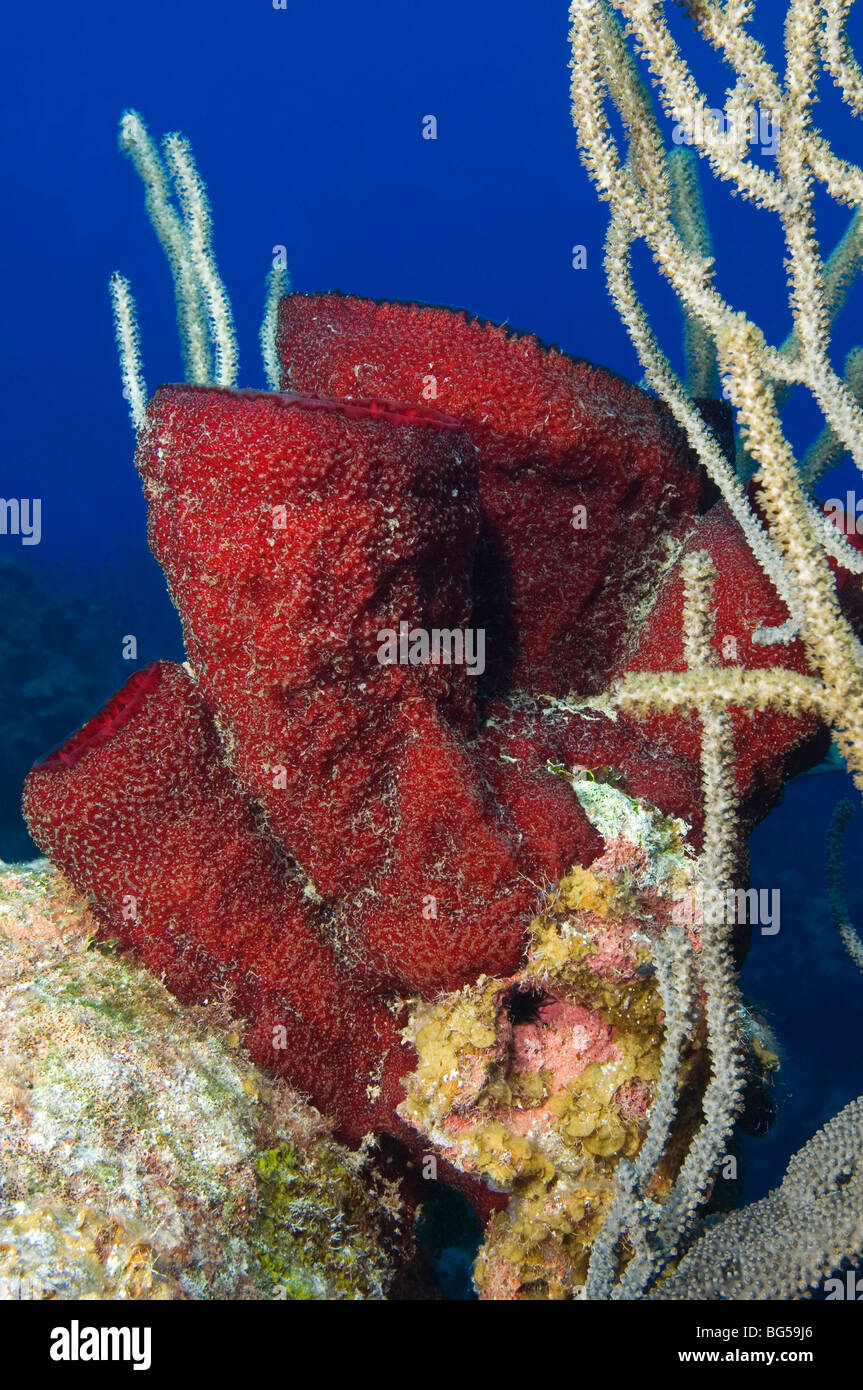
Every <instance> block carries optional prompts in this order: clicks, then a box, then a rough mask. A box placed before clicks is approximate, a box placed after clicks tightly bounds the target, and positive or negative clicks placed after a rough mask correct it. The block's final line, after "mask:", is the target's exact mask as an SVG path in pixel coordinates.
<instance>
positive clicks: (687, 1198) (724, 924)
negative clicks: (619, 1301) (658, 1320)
mask: <svg viewBox="0 0 863 1390" xmlns="http://www.w3.org/2000/svg"><path fill="white" fill-rule="evenodd" d="M682 572H683V591H684V601H683V636H684V652H685V654H686V658H687V662H688V664H689V666H690V669H691V670H692V671H693V672H695V673H697V674H701V675H704V676H705V677H707V676H708V674H709V672H710V670H711V669H712V668H713V667H714V666H715V665H716V656H715V653H714V651H713V645H712V641H711V639H712V636H713V625H714V623H713V583H714V580H715V578H716V571H715V569H714V567H713V562H712V560H711V558H710V556H709V554H708V553H707V552H706V551H693V552H691V553H690V554H689V555H687V556H686V557H685V558H684V561H683V565H682ZM698 714H699V717H700V719H701V792H702V803H703V807H704V829H703V834H702V849H701V855H700V859H699V867H700V871H701V879H702V885H703V893H704V920H703V922H702V924H701V927H700V938H701V941H700V949H699V950H698V952H697V954H696V958H695V959H696V965H697V968H698V972H699V974H700V976H701V982H702V989H703V994H704V1011H705V1017H706V1024H707V1046H708V1050H709V1053H710V1080H709V1082H708V1085H707V1089H706V1091H705V1093H704V1096H703V1097H702V1102H701V1107H702V1110H703V1113H704V1122H703V1124H702V1125H701V1128H700V1129H699V1130H698V1132H697V1134H696V1135H695V1137H694V1139H693V1140H692V1143H691V1144H690V1146H689V1150H688V1152H687V1154H686V1158H685V1159H684V1162H683V1167H682V1168H681V1170H680V1173H679V1175H678V1177H677V1179H676V1180H675V1183H674V1186H673V1187H672V1190H671V1192H670V1193H669V1195H668V1197H667V1199H666V1201H665V1202H664V1203H663V1206H662V1212H661V1215H660V1218H659V1221H658V1223H657V1229H656V1238H657V1240H658V1242H659V1245H660V1247H661V1248H662V1249H663V1250H664V1251H665V1253H666V1255H667V1256H669V1255H672V1254H673V1253H674V1252H675V1251H676V1249H677V1246H678V1242H679V1241H680V1239H681V1236H682V1234H683V1232H684V1231H685V1230H686V1229H687V1228H688V1226H689V1224H690V1222H691V1221H692V1219H693V1217H694V1216H695V1213H696V1211H697V1209H698V1207H699V1206H700V1205H701V1203H702V1202H703V1200H704V1198H705V1195H706V1192H707V1188H708V1186H709V1183H710V1180H711V1177H712V1175H713V1172H714V1170H715V1168H716V1164H717V1163H718V1161H719V1159H720V1158H721V1156H722V1151H723V1146H724V1144H725V1142H726V1140H727V1139H728V1136H729V1134H730V1133H731V1131H732V1129H733V1127H734V1122H735V1120H736V1118H737V1113H738V1111H739V1109H740V1104H741V1100H742V1095H743V1062H742V1028H741V1005H740V996H739V990H738V986H737V977H736V973H735V970H734V965H733V961H732V955H731V942H730V936H731V924H730V922H729V921H728V916H727V913H726V912H725V909H724V905H725V901H726V891H727V889H728V888H729V886H730V885H731V884H732V882H733V878H734V868H735V863H736V859H737V797H736V789H735V784H734V743H733V737H732V730H731V719H730V716H729V713H728V710H727V708H726V706H725V704H724V701H722V700H705V701H704V702H703V703H701V704H700V705H699V707H698Z"/></svg>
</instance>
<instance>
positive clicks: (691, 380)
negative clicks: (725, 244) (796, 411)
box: [668, 149, 719, 399]
mask: <svg viewBox="0 0 863 1390" xmlns="http://www.w3.org/2000/svg"><path fill="white" fill-rule="evenodd" d="M668 183H669V189H670V192H671V217H672V220H673V222H674V225H675V227H676V228H677V230H678V232H679V233H680V236H681V237H682V238H683V242H684V244H685V246H686V248H687V250H688V251H689V252H690V253H691V254H692V255H695V256H700V257H701V259H702V260H710V261H712V260H713V242H712V240H711V236H710V228H709V226H708V224H707V216H706V214H705V211H704V203H703V200H702V197H701V185H700V183H699V179H698V161H697V159H696V156H695V155H694V154H693V153H692V151H691V150H686V149H675V150H672V151H671V154H670V155H669V156H668ZM681 309H682V311H683V346H684V355H685V357H686V389H687V391H688V392H689V394H690V396H692V397H694V398H695V399H699V398H702V397H703V398H704V399H707V398H709V397H715V396H718V395H719V372H718V369H717V365H716V344H715V343H714V341H713V338H712V336H711V334H710V333H709V331H708V330H707V328H706V327H705V326H704V324H703V323H702V321H701V320H700V319H699V318H697V317H696V316H695V315H694V314H691V313H689V312H688V311H687V309H686V306H685V305H681Z"/></svg>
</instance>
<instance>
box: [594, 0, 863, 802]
mask: <svg viewBox="0 0 863 1390" xmlns="http://www.w3.org/2000/svg"><path fill="white" fill-rule="evenodd" d="M617 8H618V9H620V10H621V11H622V12H623V13H624V14H625V15H626V17H627V19H628V21H629V24H630V30H631V32H632V33H633V35H634V37H635V40H636V42H637V44H638V45H639V47H640V48H641V49H642V50H643V51H644V53H645V56H646V57H647V60H648V63H649V64H650V66H651V68H652V71H653V75H654V78H655V79H656V81H657V82H658V84H659V87H660V92H661V96H662V99H663V100H664V101H665V102H666V104H667V105H668V106H669V108H670V109H671V110H672V111H673V112H674V114H676V115H677V117H678V118H686V110H685V109H684V108H686V107H687V105H688V106H689V108H690V111H691V110H696V111H701V110H702V109H703V107H704V102H703V99H702V98H701V97H700V93H698V92H697V91H696V90H694V88H693V83H692V78H691V74H690V73H689V71H688V69H687V68H686V65H685V64H684V63H683V60H682V59H681V58H680V55H679V53H678V50H677V47H676V44H674V42H673V40H672V39H671V36H670V34H669V32H668V29H667V25H666V23H665V19H664V15H663V13H662V6H660V5H657V4H654V3H651V2H650V0H619V3H618V4H617ZM733 8H734V7H731V8H727V9H726V10H725V11H724V14H723V13H722V12H721V11H720V8H719V7H718V6H717V5H716V4H714V3H712V0H699V3H695V4H692V5H691V6H690V12H691V13H692V15H693V17H694V18H695V20H696V23H697V24H698V23H705V24H707V23H708V22H709V25H710V26H711V34H712V38H713V41H714V42H716V43H718V44H720V45H721V46H722V48H723V51H724V52H725V55H726V56H727V57H730V58H732V59H733V60H735V61H736V62H737V64H738V78H739V80H744V79H745V81H746V82H748V83H749V85H750V86H751V87H752V88H753V90H755V91H757V92H758V94H759V95H760V96H762V97H763V96H771V97H774V98H775V97H778V98H779V99H780V113H781V117H782V132H781V138H780V142H779V150H778V152H777V161H776V162H777V170H778V174H777V186H778V189H779V190H780V191H781V196H779V195H778V194H777V187H775V186H774V185H773V184H771V185H770V196H769V197H765V198H764V200H763V203H764V205H765V206H769V205H770V203H771V200H773V202H774V203H775V210H776V211H777V212H778V213H779V216H780V219H781V221H782V225H783V229H784V233H785V237H786V243H787V246H788V269H789V281H790V303H791V309H792V314H793V317H794V337H795V344H794V348H795V350H794V352H793V354H788V353H787V352H786V353H785V354H783V353H781V352H780V353H778V354H777V353H775V352H774V350H772V349H770V348H769V347H768V345H767V344H766V342H765V340H764V337H763V335H762V334H761V333H760V331H759V330H758V329H757V328H756V327H755V325H754V324H752V323H750V321H749V320H748V319H747V318H746V317H745V315H743V314H741V313H738V312H734V311H732V310H731V309H730V307H729V306H728V305H726V304H725V303H724V302H723V301H721V300H720V299H719V297H718V296H714V292H713V288H712V269H711V268H709V267H708V266H707V264H706V263H705V262H704V260H700V261H697V262H696V263H695V264H693V258H692V257H691V256H690V258H689V261H686V260H685V259H683V258H681V259H680V260H678V261H674V260H673V259H672V258H673V257H676V256H677V252H678V247H677V246H676V245H675V243H674V235H673V234H672V235H671V236H669V234H668V228H667V225H666V223H667V216H666V212H665V207H664V204H663V202H662V201H661V200H654V203H655V205H652V204H651V200H650V197H649V193H648V191H647V184H646V181H645V180H644V179H643V178H641V177H638V176H637V171H634V170H633V168H632V164H631V162H628V163H627V164H626V166H624V165H623V164H622V163H621V160H620V158H619V156H618V153H617V150H616V147H614V145H613V142H612V141H611V139H610V135H609V132H608V126H607V122H606V121H605V117H604V113H603V110H602V104H603V100H604V98H605V96H606V95H610V96H611V97H612V98H613V99H614V100H615V101H616V102H617V104H618V105H620V104H621V103H620V99H619V97H618V96H616V95H615V89H614V87H613V86H612V85H611V84H606V86H605V87H603V84H602V81H601V72H602V64H601V63H600V62H599V59H598V56H597V53H596V51H595V46H596V44H597V43H599V42H602V43H603V44H604V46H605V48H606V49H608V47H609V39H608V33H609V31H610V30H613V29H617V31H618V34H619V26H618V25H617V22H616V20H615V18H614V15H613V12H612V9H611V6H610V4H609V3H607V2H606V0H573V4H572V10H571V14H572V17H573V33H572V40H573V63H574V81H573V84H572V92H573V117H574V119H575V121H576V125H577V128H578V130H579V138H580V144H581V148H582V152H583V156H584V160H585V164H586V166H587V168H588V170H589V172H590V173H591V175H592V177H593V178H594V180H595V181H596V182H597V184H598V186H599V189H600V192H601V193H602V194H603V196H605V197H606V198H607V199H608V201H609V202H610V203H611V206H612V219H611V226H610V228H609V237H608V243H607V254H606V266H607V272H608V278H609V286H610V289H611V292H612V296H613V298H614V301H615V304H616V306H617V308H618V311H619V312H620V313H621V316H622V317H623V319H624V322H625V323H626V325H627V328H628V329H629V332H630V335H631V337H632V338H633V341H634V343H635V346H636V348H637V350H638V352H639V356H640V358H641V360H642V363H643V365H644V367H645V373H646V377H647V381H648V384H649V385H651V386H652V387H653V388H654V389H655V390H656V391H658V392H659V394H660V395H661V396H662V397H663V399H665V400H666V401H667V403H668V404H669V406H670V408H671V409H672V412H673V413H674V414H675V417H676V418H677V419H678V421H679V422H680V423H681V424H682V425H683V426H684V428H685V429H686V430H687V433H688V434H689V438H690V442H691V443H692V444H693V446H694V447H695V448H696V449H698V452H699V454H700V456H701V457H702V459H703V461H704V463H705V466H706V467H707V469H708V471H709V472H710V474H711V476H712V477H714V480H715V481H716V482H717V484H718V485H719V486H720V488H721V490H722V493H723V496H724V497H725V499H726V501H727V502H728V503H729V505H730V506H731V507H732V511H733V513H734V515H735V518H736V519H737V520H738V522H739V523H740V524H741V526H742V527H743V529H744V533H745V534H746V537H747V540H748V541H749V544H750V546H751V547H752V549H753V553H755V554H756V556H757V558H758V560H759V563H760V564H761V565H762V567H763V568H764V569H765V571H766V572H767V573H768V575H769V577H770V578H771V580H772V582H773V583H774V585H775V586H776V587H777V591H778V592H779V593H780V595H781V597H782V598H783V601H784V602H785V603H786V604H787V605H788V606H789V608H790V611H791V612H792V616H793V618H794V622H795V626H796V625H799V628H800V635H801V637H802V639H803V642H804V646H805V648H806V652H807V656H808V658H809V660H810V663H811V664H812V666H813V668H814V671H815V673H816V681H817V684H818V685H819V686H820V698H817V699H816V698H814V692H812V693H813V702H812V705H811V706H810V708H812V709H817V710H818V712H819V713H821V714H822V717H824V716H825V712H827V711H829V714H827V717H828V719H829V722H830V723H831V724H832V726H833V729H834V737H835V739H836V742H837V746H838V748H839V751H840V752H841V753H842V755H843V757H844V758H845V761H846V763H847V764H848V765H849V767H850V769H851V770H852V772H853V773H854V775H855V778H856V779H857V780H858V784H859V785H860V786H861V788H863V694H861V673H863V650H861V647H860V643H859V642H858V640H857V638H856V636H855V635H854V633H853V632H852V631H851V628H850V627H849V625H848V623H847V622H846V621H845V618H844V616H843V614H842V612H841V610H840V608H839V604H838V600H837V597H836V590H835V584H834V581H833V576H832V573H831V571H830V567H829V565H828V562H827V559H826V556H825V553H824V551H825V548H826V549H827V550H828V551H829V552H830V553H832V554H834V555H838V556H839V557H840V560H841V562H842V563H844V564H847V566H848V568H851V569H854V568H859V565H858V562H857V560H856V558H854V557H852V556H851V555H850V553H849V552H850V548H849V547H848V546H847V544H846V543H845V541H844V538H843V537H841V536H839V535H838V532H836V533H835V535H834V534H831V531H828V530H827V527H826V526H825V525H824V523H823V521H822V519H821V518H820V517H818V515H817V512H816V509H815V508H814V506H813V504H812V501H811V499H810V498H809V497H808V495H807V493H806V491H805V489H804V487H803V485H802V482H801V478H800V474H799V471H798V469H797V466H796V462H795V460H794V457H793V455H792V453H791V450H790V447H789V445H788V443H787V440H786V439H785V437H784V434H783V431H782V426H781V421H780V419H779V414H778V409H777V405H776V396H775V390H776V385H775V384H776V382H777V381H782V380H785V381H787V380H788V377H789V373H788V372H787V370H786V371H785V372H784V373H783V372H781V373H779V375H778V376H777V374H776V373H775V371H774V366H775V358H776V356H785V357H786V362H787V361H788V358H789V356H793V359H794V372H792V373H791V375H796V377H797V379H798V380H800V381H801V382H802V383H803V384H805V385H806V386H807V387H808V388H809V390H810V391H811V392H812V394H813V395H814V396H815V399H816V400H817V402H818V404H819V405H820V407H821V409H822V412H823V414H824V416H825V418H826V421H827V425H828V427H829V428H830V429H832V431H833V433H834V434H835V436H836V437H837V438H838V439H839V440H840V441H841V445H842V447H843V448H846V449H848V451H849V452H850V453H851V454H852V456H853V457H855V458H856V459H857V460H858V462H860V461H861V460H863V412H861V410H860V407H859V405H858V403H857V401H856V400H855V398H854V392H853V391H852V390H851V389H850V383H845V382H842V381H840V379H839V378H838V377H837V375H836V373H835V372H834V370H833V368H832V366H831V364H830V361H829V353H828V344H829V328H830V320H831V311H832V308H833V306H834V303H835V301H836V298H837V297H838V296H839V295H840V293H841V290H842V285H843V282H844V280H845V279H846V277H847V274H848V273H849V271H850V267H851V266H852V264H854V265H856V263H857V261H858V259H859V257H858V252H857V246H856V242H857V236H858V233H859V228H858V227H857V226H856V225H855V224H852V229H850V231H849V238H848V241H847V243H846V245H845V246H844V247H843V248H841V250H840V252H839V254H838V257H837V258H835V259H834V261H833V265H832V267H831V270H832V274H831V277H830V279H831V284H830V299H828V297H827V293H826V289H825V267H824V266H823V264H822V262H821V258H820V254H819V252H818V247H817V243H816V240H815V236H814V221H813V212H812V194H813V186H814V178H815V173H814V171H813V151H814V150H815V143H814V136H813V126H812V119H811V108H812V105H813V102H814V92H815V81H816V77H817V66H818V57H817V55H818V44H819V34H820V22H821V18H820V17H821V11H820V9H819V8H818V6H817V5H815V4H814V3H813V0H790V3H789V9H788V19H787V25H786V71H785V74H784V81H783V84H782V87H781V89H780V90H778V91H777V90H776V84H775V82H774V76H775V75H771V71H769V70H768V68H767V66H766V65H765V63H764V60H763V58H762V57H761V55H760V52H759V50H758V47H757V45H755V44H754V41H752V40H750V39H749V38H747V37H746V35H745V34H742V33H740V32H738V33H736V34H735V33H733V32H731V30H729V28H728V25H729V24H730V22H731V18H732V13H731V10H732V9H733ZM737 9H738V13H737V14H736V16H734V18H735V20H736V21H740V22H743V21H744V20H745V16H746V14H747V13H748V10H747V7H746V6H745V5H744V6H742V7H737ZM620 41H622V40H620ZM632 80H635V79H632ZM705 154H706V155H707V157H708V158H709V159H710V158H711V154H710V153H709V152H708V151H707V150H705ZM726 156H727V157H728V159H727V160H726ZM734 158H735V157H734V156H732V155H729V154H728V151H727V150H724V151H723V150H720V152H719V154H718V155H717V153H716V151H715V150H714V151H713V155H712V162H713V163H714V164H716V163H717V161H718V160H719V161H723V160H724V161H726V167H725V170H724V173H725V174H726V175H730V174H731V173H732V171H733V168H734ZM728 160H730V161H731V162H730V163H728ZM738 172H741V171H739V170H738ZM655 184H656V179H655V178H654V186H655ZM747 186H748V187H750V189H751V187H752V185H751V181H750V182H749V184H748V185H747ZM774 194H777V196H776V197H775V198H774V196H773V195H774ZM635 237H642V238H643V239H644V240H645V241H646V242H647V244H648V245H649V246H650V248H651V250H652V251H653V254H654V258H655V259H656V260H657V261H658V262H659V264H660V267H661V268H662V269H663V270H664V271H665V273H666V274H667V275H668V278H669V279H671V281H672V284H674V286H675V288H677V289H678V292H679V294H680V298H681V301H682V302H683V303H684V304H685V305H686V306H687V307H688V308H689V309H690V311H692V312H694V313H696V314H698V315H699V316H700V317H701V318H702V320H703V321H704V323H705V325H706V327H707V328H708V329H709V330H710V332H711V333H712V334H713V337H714V341H715V342H716V346H717V351H718V354H719V359H720V364H721V368H722V370H723V373H724V377H725V379H726V382H727V384H728V386H729V388H730V393H731V397H732V401H733V404H734V405H735V406H736V408H737V411H738V418H739V422H740V425H741V431H742V435H743V439H744V442H745V445H746V447H747V449H748V451H749V454H750V455H751V457H752V458H753V460H754V461H755V463H756V464H757V466H758V468H759V474H758V479H757V483H758V486H759V499H760V502H761V505H762V507H763V511H764V514H765V517H766V520H767V530H768V535H767V538H766V539H765V538H764V532H763V530H762V528H761V527H760V526H759V525H758V523H757V521H756V520H755V518H754V514H753V513H752V511H751V508H750V506H749V503H748V499H746V498H745V496H744V495H742V493H741V491H740V490H739V485H735V482H733V481H732V480H731V479H730V478H729V476H728V471H727V468H726V465H725V463H724V461H723V459H722V458H721V457H718V456H717V455H718V454H720V453H721V451H719V450H718V446H717V445H716V442H715V440H714V439H713V436H712V434H711V433H710V431H708V430H706V428H704V427H703V425H701V426H700V425H699V423H698V420H697V419H696V418H695V417H696V413H697V412H696V411H695V407H694V406H693V404H692V402H691V401H690V400H689V399H688V397H687V395H686V393H685V392H684V391H683V388H682V386H681V383H680V382H679V381H678V380H677V378H676V377H675V375H674V374H673V372H672V371H671V369H670V368H669V366H668V364H667V361H666V359H665V358H664V356H663V354H662V353H661V350H660V349H659V346H658V344H657V343H656V340H655V337H654V336H653V334H652V332H651V330H650V327H649V325H648V323H647V321H646V316H645V315H644V312H643V310H642V308H641V305H640V303H639V301H638V298H637V296H636V294H635V290H634V287H633V284H632V278H631V271H630V268H629V246H630V243H631V241H632V240H633V239H634V238H635ZM678 240H679V238H678ZM831 529H833V528H831ZM837 537H838V540H837ZM777 550H778V551H779V552H780V553H781V556H782V560H781V561H778V560H777V559H776V558H775V557H776V553H777ZM723 675H724V673H723ZM764 675H765V673H761V672H759V673H758V675H757V677H756V680H757V681H759V682H760V683H761V688H762V690H764V689H765V683H764ZM701 676H702V679H707V678H705V677H704V673H703V672H702V673H701ZM710 678H712V676H711V677H710ZM654 679H655V680H656V686H657V687H659V686H660V685H664V686H666V689H668V690H669V691H670V692H671V694H673V695H674V696H676V697H677V698H678V699H679V698H680V694H681V692H680V690H679V689H678V690H675V688H674V682H675V681H676V680H678V679H679V676H678V675H676V674H675V675H673V676H670V677H668V678H666V677H657V678H654ZM628 693H629V694H630V697H631V695H632V694H633V693H634V688H633V687H632V686H630V687H629V691H628ZM640 693H641V694H642V695H644V694H646V693H647V692H646V691H645V690H642V692H640ZM748 693H749V692H747V695H748ZM776 693H777V694H778V693H779V692H778V691H777V692H776ZM619 694H620V692H617V693H616V695H615V698H619ZM653 694H654V696H655V697H656V699H657V705H663V704H666V702H667V701H668V699H669V695H668V694H664V695H662V696H660V695H659V690H658V688H656V689H654V692H653ZM783 698H786V692H783ZM788 698H789V705H786V706H785V707H789V706H790V705H791V704H795V703H796V702H795V701H794V699H793V697H790V693H789V694H788ZM717 733H718V731H717Z"/></svg>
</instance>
